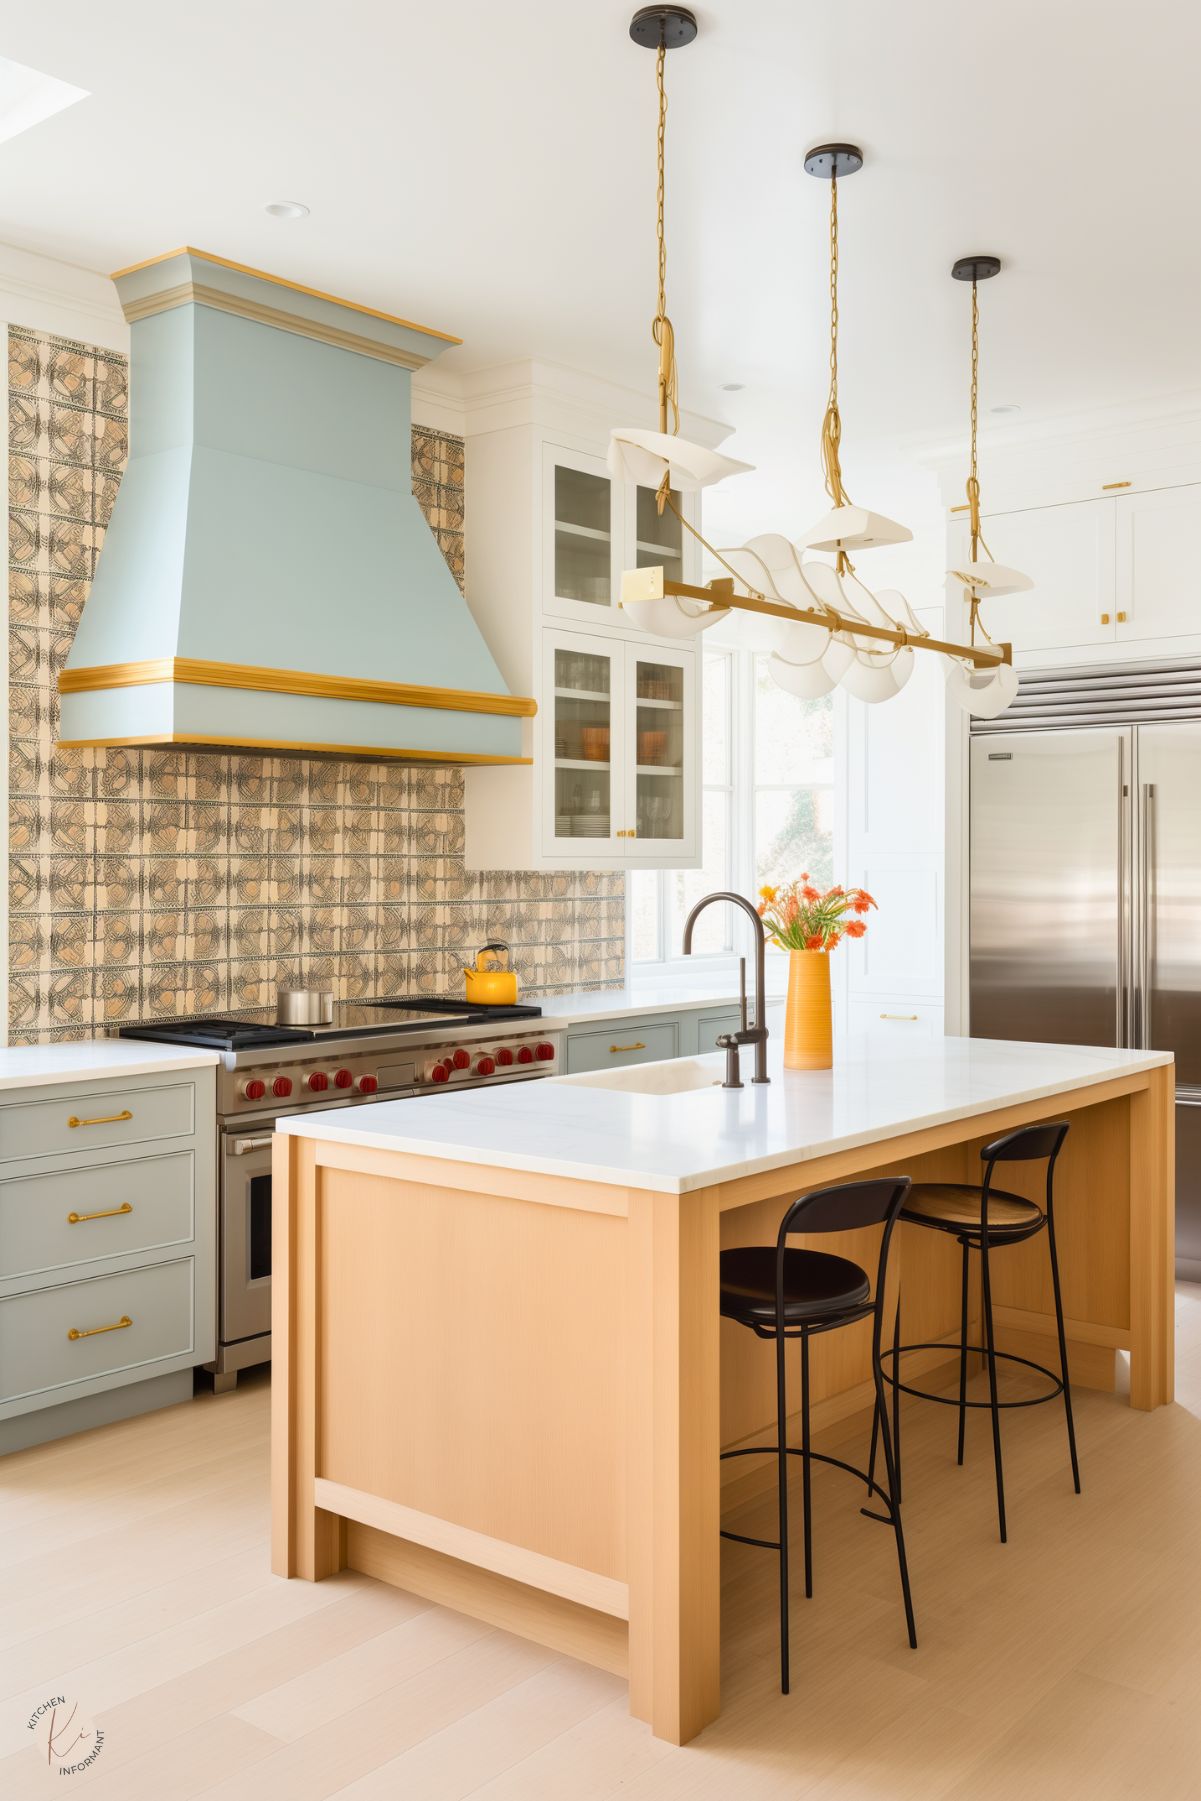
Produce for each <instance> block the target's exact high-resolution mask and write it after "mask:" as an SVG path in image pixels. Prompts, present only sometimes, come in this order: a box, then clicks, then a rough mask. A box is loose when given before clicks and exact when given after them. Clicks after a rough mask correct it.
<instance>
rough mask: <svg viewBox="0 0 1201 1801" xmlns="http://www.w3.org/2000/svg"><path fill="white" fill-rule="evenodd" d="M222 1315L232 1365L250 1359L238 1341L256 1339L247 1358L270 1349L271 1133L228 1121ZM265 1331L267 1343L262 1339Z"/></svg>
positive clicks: (254, 1359)
mask: <svg viewBox="0 0 1201 1801" xmlns="http://www.w3.org/2000/svg"><path fill="white" fill-rule="evenodd" d="M219 1202H220V1222H219V1232H220V1238H219V1245H218V1254H219V1256H220V1259H221V1282H220V1289H219V1292H220V1316H219V1319H218V1322H217V1328H218V1330H217V1336H218V1339H219V1341H220V1343H221V1345H222V1348H223V1349H224V1350H225V1351H226V1353H227V1356H226V1363H227V1367H229V1368H231V1370H232V1373H233V1374H235V1375H236V1373H237V1370H238V1369H239V1368H244V1367H245V1365H243V1364H240V1363H239V1362H238V1361H237V1347H238V1346H239V1345H245V1344H246V1342H247V1340H257V1341H259V1342H257V1343H256V1344H254V1345H253V1346H251V1347H250V1348H251V1349H252V1350H253V1352H254V1355H253V1356H249V1357H247V1360H246V1361H247V1362H248V1363H258V1362H260V1361H261V1360H262V1358H263V1356H264V1355H270V1350H271V1344H270V1333H271V1133H270V1132H269V1131H267V1132H264V1131H262V1130H261V1129H258V1128H252V1129H251V1130H249V1131H247V1130H246V1129H245V1128H242V1129H239V1128H238V1127H236V1126H235V1127H226V1128H225V1129H224V1130H223V1131H222V1133H221V1170H220V1188H219ZM264 1336H265V1337H266V1339H267V1343H266V1344H263V1343H262V1340H263V1338H264Z"/></svg>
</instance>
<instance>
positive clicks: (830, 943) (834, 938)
mask: <svg viewBox="0 0 1201 1801" xmlns="http://www.w3.org/2000/svg"><path fill="white" fill-rule="evenodd" d="M841 937H842V933H841V932H831V934H830V936H829V937H828V938H827V940H826V949H827V950H828V951H832V950H833V949H834V946H835V945H836V944H837V943H838V940H839V939H840V938H841Z"/></svg>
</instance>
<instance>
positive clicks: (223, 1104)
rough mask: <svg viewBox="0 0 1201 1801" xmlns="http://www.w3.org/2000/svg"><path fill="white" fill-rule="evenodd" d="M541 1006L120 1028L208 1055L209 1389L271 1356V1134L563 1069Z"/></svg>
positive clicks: (364, 1005)
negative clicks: (283, 1126)
mask: <svg viewBox="0 0 1201 1801" xmlns="http://www.w3.org/2000/svg"><path fill="white" fill-rule="evenodd" d="M540 1015H541V1008H539V1007H527V1006H513V1007H480V1006H471V1005H470V1004H469V1003H467V1002H466V1001H450V1000H431V999H430V998H429V997H427V996H422V997H420V998H417V999H412V1000H408V999H404V1000H391V1001H351V1002H343V1003H341V1004H340V1005H338V1004H335V1006H334V1007H333V1011H332V1017H331V1018H330V1019H329V1021H328V1023H322V1024H319V1025H305V1026H282V1025H278V1024H276V1023H274V1022H273V1021H272V1020H271V1019H270V1017H269V1015H267V1014H266V1013H245V1014H231V1015H229V1016H227V1017H225V1018H220V1019H218V1018H193V1019H172V1020H163V1021H155V1022H154V1023H151V1024H144V1025H136V1026H123V1027H122V1028H121V1036H122V1037H123V1038H150V1039H154V1040H156V1041H158V1042H163V1043H168V1044H190V1045H201V1046H203V1047H205V1048H207V1049H211V1050H215V1051H218V1052H219V1053H220V1055H221V1068H220V1069H219V1070H218V1072H217V1132H218V1147H217V1170H218V1219H219V1231H220V1240H219V1244H218V1267H219V1272H220V1273H219V1280H218V1285H217V1286H218V1312H217V1356H216V1358H215V1360H214V1361H213V1362H212V1363H211V1364H207V1365H206V1366H205V1367H206V1368H208V1369H211V1370H212V1372H213V1384H214V1387H215V1388H216V1389H217V1391H218V1393H222V1392H224V1391H225V1390H227V1389H230V1388H233V1387H234V1385H235V1384H236V1382H237V1379H238V1371H239V1370H242V1369H247V1368H248V1367H249V1366H250V1365H251V1364H255V1363H265V1362H267V1361H268V1359H269V1358H270V1356H271V1135H272V1133H273V1132H274V1130H275V1121H276V1120H277V1119H280V1118H282V1117H284V1116H285V1115H288V1114H294V1113H308V1112H315V1111H317V1110H319V1109H322V1108H330V1107H363V1106H370V1105H372V1104H373V1103H374V1102H377V1101H395V1100H406V1099H410V1098H412V1097H413V1096H415V1095H420V1094H430V1095H434V1094H453V1093H455V1092H457V1091H459V1090H461V1089H464V1088H483V1087H493V1086H496V1085H498V1084H501V1083H506V1082H528V1081H533V1080H537V1079H538V1078H539V1077H541V1076H549V1075H554V1074H556V1073H558V1072H559V1071H560V1070H561V1069H562V1068H563V1065H564V1056H563V1035H562V1033H559V1032H554V1031H549V1032H548V1031H543V1030H541V1029H540V1028H539V1025H538V1020H539V1017H540Z"/></svg>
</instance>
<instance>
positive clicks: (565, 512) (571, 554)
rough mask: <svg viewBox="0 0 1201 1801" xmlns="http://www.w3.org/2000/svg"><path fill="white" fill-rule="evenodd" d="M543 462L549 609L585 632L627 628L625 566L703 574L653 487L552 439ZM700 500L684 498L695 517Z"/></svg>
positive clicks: (681, 577) (677, 577)
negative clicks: (623, 479) (619, 478)
mask: <svg viewBox="0 0 1201 1801" xmlns="http://www.w3.org/2000/svg"><path fill="white" fill-rule="evenodd" d="M543 459H544V461H543V517H544V520H545V533H544V539H543V570H544V583H543V586H544V594H543V608H544V611H545V612H547V613H551V614H555V615H558V616H559V617H560V618H563V619H569V620H572V621H574V622H575V623H577V624H578V625H580V626H582V627H584V629H587V628H588V627H589V626H595V625H597V624H608V625H620V624H621V607H620V602H621V575H622V571H623V569H649V568H651V567H653V566H654V565H656V564H658V565H661V566H662V568H663V570H664V572H665V573H666V575H667V577H668V579H669V580H671V581H695V580H696V579H697V575H696V571H697V568H698V567H699V559H698V557H697V555H696V545H695V542H694V541H693V540H692V539H691V537H690V536H689V534H688V533H686V532H685V530H684V527H683V526H682V525H681V523H680V521H679V519H678V518H677V517H676V515H675V514H674V513H673V512H672V511H671V510H670V508H666V509H665V510H664V511H663V512H662V513H660V512H659V509H658V506H657V504H656V498H655V490H654V489H653V488H630V489H629V490H624V489H622V488H621V487H620V486H619V485H618V484H616V483H615V482H614V481H613V480H612V478H611V477H610V475H609V471H608V468H607V466H606V464H605V461H604V458H603V457H598V456H591V455H587V454H585V453H583V452H580V451H575V450H568V449H565V448H560V447H559V446H557V445H549V444H548V445H546V446H544V449H543ZM694 502H695V497H694V496H692V495H688V496H685V497H683V498H682V499H681V498H679V497H677V504H679V505H680V506H681V507H683V508H684V509H685V512H686V515H687V516H689V517H690V516H691V514H692V513H693V512H694V511H695V504H694Z"/></svg>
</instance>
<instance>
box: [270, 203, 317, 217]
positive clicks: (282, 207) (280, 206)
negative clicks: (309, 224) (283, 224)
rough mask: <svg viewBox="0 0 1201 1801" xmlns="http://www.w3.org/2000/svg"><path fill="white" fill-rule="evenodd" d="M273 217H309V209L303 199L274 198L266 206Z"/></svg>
mask: <svg viewBox="0 0 1201 1801" xmlns="http://www.w3.org/2000/svg"><path fill="white" fill-rule="evenodd" d="M264 211H265V212H268V213H270V214H271V217H272V218H273V219H307V218H308V216H309V209H308V207H307V206H305V204H304V202H303V201H301V200H272V201H270V202H269V204H268V205H267V206H266V207H265V208H264Z"/></svg>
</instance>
